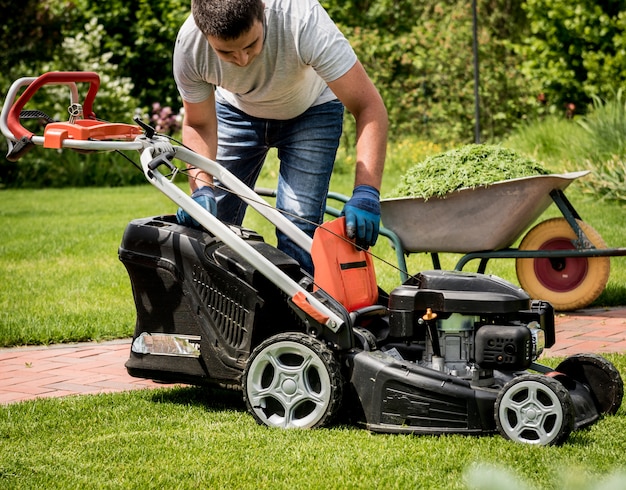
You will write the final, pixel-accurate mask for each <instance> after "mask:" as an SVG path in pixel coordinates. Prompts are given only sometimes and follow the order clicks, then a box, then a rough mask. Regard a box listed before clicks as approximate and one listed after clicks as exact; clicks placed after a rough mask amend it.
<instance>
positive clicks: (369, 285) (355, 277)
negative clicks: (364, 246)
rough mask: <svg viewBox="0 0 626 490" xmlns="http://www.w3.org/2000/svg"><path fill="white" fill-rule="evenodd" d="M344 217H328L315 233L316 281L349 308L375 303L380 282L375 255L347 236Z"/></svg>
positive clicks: (314, 262)
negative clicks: (329, 219) (333, 218)
mask: <svg viewBox="0 0 626 490" xmlns="http://www.w3.org/2000/svg"><path fill="white" fill-rule="evenodd" d="M345 229H346V227H345V218H343V217H341V218H337V219H335V220H332V221H328V222H326V223H324V224H322V225H321V226H320V227H318V228H317V230H316V231H315V234H314V235H313V245H312V247H311V256H312V257H313V265H314V266H315V274H314V281H315V286H316V287H317V288H320V289H323V290H324V291H326V292H327V293H328V294H330V295H331V296H332V297H333V298H335V299H336V300H337V301H339V302H340V303H341V304H342V305H343V306H344V307H345V308H346V309H347V310H348V311H354V310H357V309H359V308H363V307H365V306H371V305H373V304H376V301H377V300H378V285H377V283H376V271H375V269H374V264H373V261H372V256H371V255H370V254H369V253H367V252H366V251H364V250H360V249H357V248H356V247H355V245H354V242H353V241H352V240H350V239H349V238H347V237H346V232H345Z"/></svg>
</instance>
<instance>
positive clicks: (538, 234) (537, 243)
mask: <svg viewBox="0 0 626 490" xmlns="http://www.w3.org/2000/svg"><path fill="white" fill-rule="evenodd" d="M577 223H578V225H579V226H580V228H581V229H582V231H583V232H584V233H585V235H587V238H588V239H589V241H590V242H591V243H592V244H593V246H594V247H596V248H606V243H605V242H604V240H603V239H602V237H601V236H600V235H599V234H598V232H597V231H596V230H594V229H593V228H592V227H591V226H590V225H588V224H587V223H585V222H584V221H580V220H577ZM576 239H577V236H576V233H575V232H574V230H572V227H571V226H570V225H569V223H568V222H567V220H566V219H565V218H552V219H548V220H546V221H543V222H541V223H539V224H538V225H536V226H535V227H534V228H532V229H531V230H530V231H529V232H528V233H527V234H526V236H525V237H524V239H523V240H522V242H521V243H520V246H519V250H542V251H546V252H549V251H550V250H574V249H575V246H574V244H573V242H572V241H573V240H576ZM515 269H516V272H517V279H518V280H519V282H520V285H521V286H522V288H524V289H525V290H526V292H527V293H528V294H529V295H530V296H531V297H532V298H535V299H542V300H546V301H549V302H550V303H552V306H554V308H555V309H556V310H560V311H568V310H577V309H580V308H584V307H586V306H588V305H589V304H590V303H592V302H593V301H595V300H596V299H597V298H598V296H600V294H601V293H602V291H604V288H605V287H606V283H607V282H608V280H609V273H610V271H611V262H610V258H609V257H556V258H531V259H528V258H518V259H516V261H515Z"/></svg>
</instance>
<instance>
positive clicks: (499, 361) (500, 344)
mask: <svg viewBox="0 0 626 490" xmlns="http://www.w3.org/2000/svg"><path fill="white" fill-rule="evenodd" d="M532 345H533V344H532V334H531V332H530V330H529V329H528V328H526V327H524V326H510V325H506V326H505V325H484V326H482V327H480V328H479V329H478V332H476V362H477V363H478V365H479V366H480V367H482V368H489V369H505V370H516V369H527V368H528V367H529V366H530V364H531V363H532V352H533V350H532Z"/></svg>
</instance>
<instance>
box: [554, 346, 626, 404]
mask: <svg viewBox="0 0 626 490" xmlns="http://www.w3.org/2000/svg"><path fill="white" fill-rule="evenodd" d="M555 371H557V372H559V373H562V374H565V375H566V376H568V377H570V378H572V379H574V380H576V381H578V382H579V383H582V384H584V385H585V386H587V388H589V391H590V392H591V396H592V397H593V401H594V403H595V404H596V407H598V411H599V412H600V413H601V414H603V415H615V414H616V413H617V411H618V410H619V408H620V407H621V406H622V398H623V397H624V382H623V381H622V377H621V376H620V374H619V371H618V370H617V368H616V367H615V366H614V365H613V364H612V363H611V362H610V361H608V360H607V359H605V358H604V357H602V356H600V355H598V354H574V355H573V356H570V357H568V358H566V359H565V360H564V361H563V362H561V363H560V364H559V365H558V366H557V367H556V369H555Z"/></svg>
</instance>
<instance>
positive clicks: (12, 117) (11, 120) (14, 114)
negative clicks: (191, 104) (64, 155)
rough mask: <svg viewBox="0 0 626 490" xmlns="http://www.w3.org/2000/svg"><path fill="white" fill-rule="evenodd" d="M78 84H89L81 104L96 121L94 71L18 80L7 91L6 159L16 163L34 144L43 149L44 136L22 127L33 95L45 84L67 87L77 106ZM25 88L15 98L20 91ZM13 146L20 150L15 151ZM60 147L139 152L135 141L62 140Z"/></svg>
mask: <svg viewBox="0 0 626 490" xmlns="http://www.w3.org/2000/svg"><path fill="white" fill-rule="evenodd" d="M77 83H89V89H88V92H87V95H86V96H85V99H84V101H83V103H82V111H83V117H84V118H85V119H88V120H92V121H95V120H96V115H95V113H94V111H93V103H94V100H95V98H96V94H97V92H98V89H99V88H100V76H99V75H98V74H97V73H95V72H80V71H68V72H48V73H44V74H43V75H40V76H38V77H23V78H19V79H18V80H16V81H15V82H13V84H12V85H11V87H10V88H9V91H8V93H7V96H6V99H5V101H4V104H3V106H2V111H1V112H0V131H1V132H2V135H3V136H4V137H5V138H6V139H7V142H8V145H9V154H8V156H7V158H9V159H11V160H13V161H15V160H17V159H18V158H19V157H20V156H21V155H22V154H24V153H25V152H26V150H27V149H29V148H30V147H32V146H33V145H37V146H43V145H44V137H43V136H39V135H36V134H34V133H32V132H31V131H29V130H28V129H26V128H25V127H24V126H22V124H21V122H20V115H21V112H22V110H23V109H24V107H25V106H26V104H27V103H28V102H29V101H30V100H31V98H32V97H33V95H35V93H36V92H37V91H38V90H39V89H41V88H42V87H43V86H45V85H66V86H68V88H69V91H70V103H71V104H78V103H79V102H80V100H79V94H78V88H77ZM23 87H26V89H25V90H24V92H23V93H22V94H21V95H19V96H18V94H19V92H20V90H21V89H22V88H23ZM16 147H21V149H18V148H16ZM62 147H63V148H69V149H73V150H86V151H112V150H141V149H142V148H143V145H142V144H139V143H137V142H136V141H107V140H101V141H98V140H80V139H69V138H68V139H65V140H64V141H63V143H62Z"/></svg>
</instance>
